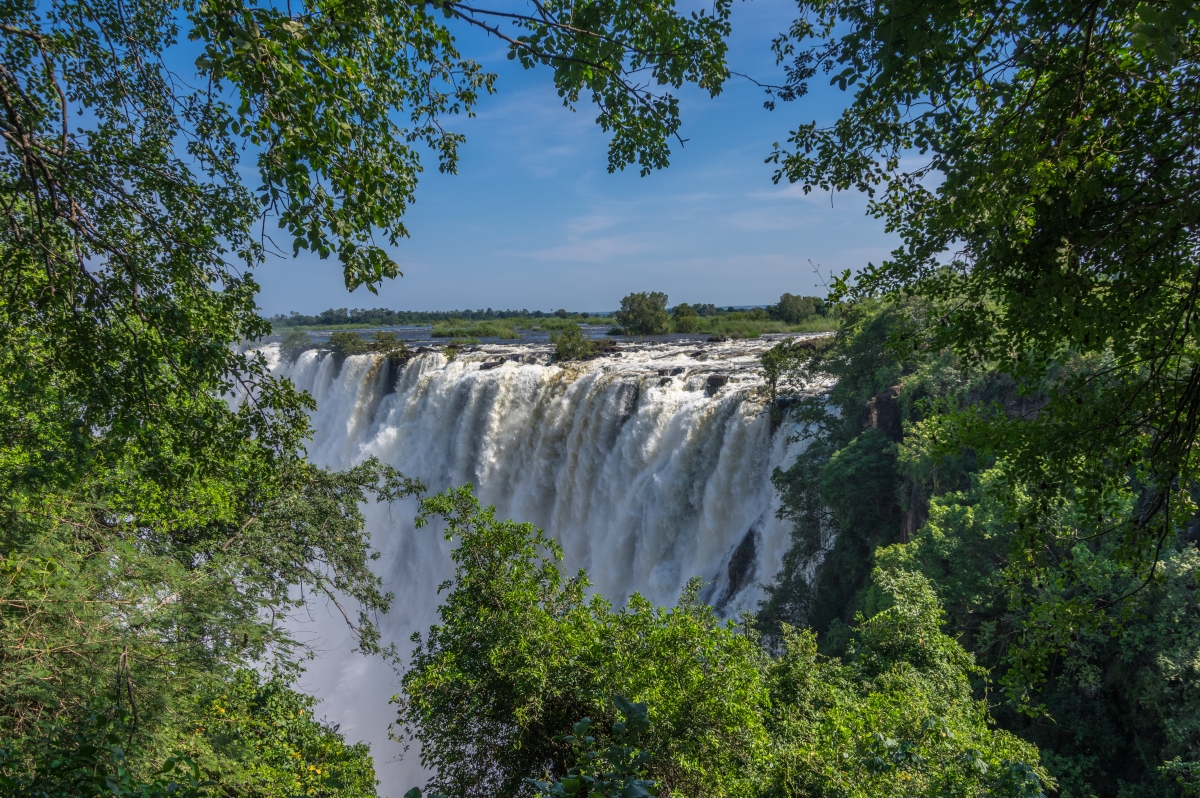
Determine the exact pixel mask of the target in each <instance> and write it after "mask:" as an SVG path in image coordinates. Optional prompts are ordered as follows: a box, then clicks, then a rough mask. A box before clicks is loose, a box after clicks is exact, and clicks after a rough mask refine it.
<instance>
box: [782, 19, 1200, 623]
mask: <svg viewBox="0 0 1200 798" xmlns="http://www.w3.org/2000/svg"><path fill="white" fill-rule="evenodd" d="M799 5H800V9H801V14H800V16H799V18H798V19H797V20H796V21H795V23H794V24H793V25H792V27H791V29H790V30H789V32H788V33H787V34H786V35H784V36H783V37H781V38H780V39H779V40H778V41H777V42H776V50H777V54H778V55H779V57H780V58H781V59H783V60H785V61H788V62H789V64H788V74H789V83H788V87H787V91H786V92H785V93H786V94H787V95H788V96H793V97H794V96H798V95H799V94H801V93H803V91H804V89H805V88H806V85H807V84H806V82H807V81H808V80H809V79H811V78H812V77H813V76H814V75H815V74H816V72H817V71H818V70H819V69H822V68H823V69H825V70H827V71H830V72H833V75H832V82H833V83H836V84H837V85H838V86H839V87H841V88H842V89H847V90H851V91H852V92H853V95H852V97H851V98H850V104H849V107H848V108H847V109H846V111H845V112H844V113H843V114H842V115H841V117H840V118H839V119H838V120H837V121H836V122H835V123H834V124H833V125H831V126H830V127H827V128H819V127H817V126H816V125H815V124H808V125H802V126H800V127H799V128H797V129H796V130H795V131H794V132H793V134H792V138H791V140H790V143H789V145H788V146H787V147H786V148H782V149H779V150H778V151H777V152H776V153H775V156H774V157H775V159H776V162H777V163H778V164H779V166H780V170H779V172H778V174H777V175H776V177H777V179H787V180H791V181H796V182H799V183H800V184H801V185H802V186H803V187H804V189H805V190H806V191H807V190H811V189H813V188H817V187H820V188H821V189H822V190H826V189H838V190H845V189H849V188H856V189H858V190H861V191H864V192H867V193H868V194H869V195H870V196H871V197H872V199H871V203H870V211H871V213H873V214H874V215H875V216H877V217H878V218H881V219H883V220H884V221H885V223H886V225H887V227H888V229H889V230H892V231H894V232H895V233H896V234H897V235H898V236H899V238H900V239H901V240H902V241H903V242H904V243H903V245H902V246H901V247H900V248H898V249H897V250H896V251H894V252H893V253H892V256H891V257H890V258H889V259H888V260H886V261H884V262H883V263H882V264H880V265H878V266H870V267H868V268H867V269H865V270H864V271H863V272H862V273H861V274H860V275H859V276H858V277H857V280H856V281H851V280H850V279H849V276H848V275H846V276H844V277H843V278H842V279H841V280H840V281H838V282H837V285H836V286H835V288H836V293H837V294H838V295H839V296H843V297H859V298H861V297H869V296H875V295H880V294H885V295H887V296H889V297H891V298H892V299H893V300H896V301H901V300H902V299H903V298H905V297H920V298H922V299H923V300H924V301H925V303H926V304H925V306H924V311H923V317H922V318H921V319H920V320H919V323H918V324H916V325H914V326H913V327H912V328H911V329H908V330H897V331H896V333H897V334H896V336H895V337H894V338H893V339H891V340H890V341H889V346H890V347H891V348H892V349H894V350H896V352H897V353H898V356H900V357H905V356H912V354H913V353H916V352H928V353H933V355H934V356H938V355H940V353H942V352H944V351H950V352H952V353H953V354H954V356H955V357H956V358H958V361H959V362H960V363H961V365H963V366H964V367H969V368H974V369H978V370H980V371H982V372H985V373H995V374H997V375H1006V376H1005V377H1004V378H1005V379H1010V380H1012V381H1013V383H1014V384H1015V385H1016V386H1017V389H1018V390H1019V392H1020V393H1021V394H1023V395H1025V396H1033V395H1038V394H1041V395H1042V396H1043V397H1044V399H1045V401H1044V402H1042V403H1041V404H1042V406H1041V407H1040V408H1039V411H1038V412H1037V413H1036V414H1029V415H1025V416H1020V417H1018V416H1014V415H1010V414H1008V413H998V412H994V410H993V408H990V407H988V406H987V405H986V404H979V403H974V404H972V405H970V406H964V407H959V408H956V411H955V412H953V413H949V412H948V413H945V414H942V422H941V423H940V424H939V429H938V431H937V432H936V435H935V437H936V439H937V440H938V441H939V445H940V446H941V447H942V449H943V451H946V452H950V453H953V452H955V451H961V450H964V449H970V450H973V451H975V452H978V453H980V454H981V455H984V456H987V457H994V458H996V459H998V460H1001V461H1003V462H1004V464H1005V465H1004V467H1005V469H1006V473H1007V474H1008V477H1009V479H1010V480H1011V481H1013V482H1014V483H1019V486H1018V485H1016V484H1014V488H1015V489H1019V490H1020V491H1023V492H1027V493H1028V494H1029V495H1030V496H1031V497H1032V500H1030V501H1028V502H1022V503H1020V504H1018V505H1013V507H1012V509H1013V510H1016V509H1017V508H1018V507H1019V508H1020V511H1021V512H1022V513H1023V516H1022V517H1021V518H1019V519H1016V520H1017V522H1018V526H1017V530H1018V531H1017V533H1016V535H1017V540H1016V542H1015V543H1014V545H1018V546H1019V547H1020V548H1021V549H1022V550H1023V551H1025V552H1027V553H1028V558H1026V559H1021V558H1018V559H1014V561H1013V564H1012V566H1011V567H1013V568H1016V567H1022V566H1020V563H1030V564H1032V563H1034V562H1036V561H1037V560H1038V559H1039V558H1040V556H1041V555H1035V553H1036V552H1059V551H1066V552H1070V551H1071V550H1072V549H1073V548H1074V547H1075V546H1076V544H1077V543H1084V542H1087V541H1090V540H1092V539H1093V536H1094V535H1104V536H1109V537H1113V538H1114V539H1115V540H1116V541H1117V542H1116V543H1114V544H1112V545H1106V546H1104V547H1103V549H1104V552H1105V556H1106V557H1109V558H1112V559H1113V560H1114V561H1116V562H1118V563H1122V564H1124V565H1127V566H1128V567H1129V568H1132V569H1135V570H1136V571H1137V572H1139V573H1141V574H1142V575H1143V577H1145V578H1149V577H1150V576H1151V575H1152V574H1153V573H1154V572H1155V568H1156V563H1157V561H1158V558H1159V556H1160V554H1161V553H1162V551H1163V550H1164V547H1165V546H1167V545H1168V544H1169V541H1171V540H1172V539H1173V538H1175V537H1176V535H1177V533H1178V524H1179V523H1180V522H1181V520H1182V519H1187V518H1189V517H1191V516H1192V515H1193V514H1194V513H1195V512H1196V504H1195V502H1194V497H1193V486H1194V485H1195V484H1196V482H1197V477H1198V476H1200V474H1198V473H1197V471H1196V470H1195V469H1196V468H1197V466H1196V462H1197V460H1196V457H1195V456H1194V452H1195V444H1196V440H1197V429H1200V402H1197V397H1198V396H1200V379H1197V376H1198V375H1200V372H1198V371H1197V366H1196V364H1195V357H1194V352H1195V350H1196V347H1197V338H1196V336H1197V334H1198V333H1197V330H1198V329H1200V328H1198V327H1197V325H1196V313H1197V308H1198V307H1200V303H1198V302H1197V300H1198V298H1200V295H1198V293H1197V291H1198V290H1200V289H1198V287H1197V286H1198V285H1200V282H1198V281H1197V275H1198V274H1200V260H1198V256H1197V248H1196V245H1195V242H1196V236H1197V230H1198V228H1200V216H1198V215H1197V208H1198V207H1200V206H1198V205H1197V203H1196V201H1195V198H1196V191H1197V186H1200V175H1198V173H1197V164H1198V163H1200V161H1198V159H1197V149H1196V138H1195V134H1196V131H1195V125H1194V124H1193V121H1192V120H1193V119H1195V118H1196V116H1197V113H1198V112H1200V108H1198V107H1197V106H1196V102H1197V94H1196V92H1195V85H1196V82H1197V80H1198V79H1200V66H1198V63H1197V60H1196V53H1197V52H1198V50H1197V42H1198V40H1200V39H1198V37H1200V19H1197V17H1196V15H1195V13H1194V9H1192V7H1191V6H1190V5H1189V4H1186V3H1180V2H1176V1H1175V0H1152V1H1151V2H1144V3H1142V2H1139V3H1124V2H1076V1H1075V0H1053V1H1052V2H1041V0H1039V1H1038V2H1016V3H972V4H966V5H964V4H960V3H950V2H934V3H926V2H900V3H893V4H889V5H882V4H878V3H874V2H870V1H869V0H862V1H859V0H852V1H851V2H841V1H840V0H839V1H838V2H831V1H829V0H811V1H810V0H802V2H800V4H799ZM785 99H786V97H785ZM852 282H853V285H852V284H851V283H852ZM905 352H907V353H908V355H905V354H904V353H905ZM1127 493H1132V494H1136V495H1137V496H1138V497H1139V499H1138V501H1135V502H1133V503H1130V504H1128V505H1127V510H1128V512H1127V514H1126V515H1124V516H1122V517H1111V516H1110V514H1109V508H1108V504H1109V503H1110V501H1111V499H1112V497H1113V496H1114V495H1117V494H1127ZM1064 505H1070V506H1073V507H1077V508H1078V510H1079V513H1080V515H1081V517H1091V518H1099V519H1103V520H1102V522H1100V523H1099V524H1098V527H1097V528H1096V529H1091V530H1075V531H1072V532H1070V533H1067V534H1066V535H1065V536H1062V537H1060V536H1058V534H1059V533H1061V532H1063V531H1064V530H1063V529H1062V527H1057V526H1056V525H1054V524H1046V523H1043V520H1042V519H1043V518H1044V517H1046V516H1053V515H1054V514H1055V513H1056V512H1058V509H1059V508H1060V507H1061V506H1064ZM1051 556H1055V555H1051ZM1036 570H1037V569H1036V568H1034V569H1033V570H1032V571H1031V572H1030V573H1029V574H1027V578H1029V579H1037V578H1038V577H1037V575H1036V573H1035V572H1036ZM1062 577H1063V578H1067V579H1071V578H1073V576H1072V573H1071V570H1070V569H1063V571H1062ZM1086 612H1087V609H1086V607H1085V606H1084V605H1083V604H1079V605H1078V606H1076V607H1074V608H1073V609H1072V610H1071V611H1070V612H1068V613H1065V614H1064V615H1062V616H1061V617H1060V618H1059V619H1058V620H1057V621H1056V623H1058V622H1062V623H1064V624H1066V625H1067V626H1066V628H1063V629H1061V630H1060V633H1061V634H1064V635H1069V634H1071V632H1070V625H1071V624H1072V623H1073V619H1075V618H1082V617H1084V615H1085V614H1086Z"/></svg>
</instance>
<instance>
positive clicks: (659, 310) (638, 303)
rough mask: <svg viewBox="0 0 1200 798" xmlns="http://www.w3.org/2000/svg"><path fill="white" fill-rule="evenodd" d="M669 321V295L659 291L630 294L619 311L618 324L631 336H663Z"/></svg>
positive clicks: (622, 302)
mask: <svg viewBox="0 0 1200 798" xmlns="http://www.w3.org/2000/svg"><path fill="white" fill-rule="evenodd" d="M669 321H670V319H669V317H668V316H667V295H666V294H664V293H661V292H659V291H654V292H652V293H640V294H629V295H628V296H626V297H625V298H624V299H622V300H621V309H620V310H618V311H617V324H619V325H621V327H623V328H624V329H625V330H626V332H628V333H629V334H631V335H662V334H663V333H665V332H666V331H667V324H668V322H669Z"/></svg>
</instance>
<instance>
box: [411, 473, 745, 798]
mask: <svg viewBox="0 0 1200 798" xmlns="http://www.w3.org/2000/svg"><path fill="white" fill-rule="evenodd" d="M422 512H423V516H422V517H423V518H426V519H440V522H441V523H444V524H445V530H446V536H447V537H448V538H453V539H455V540H456V541H457V543H458V545H457V546H456V547H455V549H454V550H453V553H452V555H451V556H452V557H453V558H454V562H455V566H456V567H455V575H454V578H453V579H452V580H451V581H450V582H449V583H448V585H447V587H448V588H449V592H448V594H447V596H446V598H445V601H444V602H443V604H442V606H441V608H440V609H439V610H438V615H439V619H440V621H439V623H438V625H437V626H434V627H432V628H431V629H430V630H429V632H428V634H427V635H425V636H424V638H423V639H420V640H418V646H417V649H416V651H415V652H414V654H413V658H412V663H411V667H410V668H409V670H408V671H407V672H406V673H405V675H404V677H403V681H402V684H403V693H402V694H401V697H400V698H399V699H398V700H399V702H400V712H399V723H400V725H401V727H402V728H403V733H404V734H406V735H410V736H411V737H412V738H415V740H417V741H419V742H420V744H421V761H422V763H423V764H424V765H425V766H426V767H428V768H429V769H430V770H431V771H432V772H433V776H432V780H431V782H430V785H429V787H430V789H432V790H434V791H436V792H439V793H443V794H445V795H448V796H451V797H452V798H458V797H459V796H476V795H496V794H504V795H518V794H529V793H530V787H529V785H528V783H527V782H526V781H525V779H529V778H539V779H546V778H549V779H550V780H556V779H560V778H563V777H566V776H567V774H568V772H569V769H570V768H571V766H572V765H573V764H574V760H575V752H574V751H573V749H572V746H571V745H570V744H568V743H567V742H566V741H565V740H564V736H565V735H567V734H569V733H570V732H571V723H572V719H574V718H579V717H588V718H591V719H592V720H593V721H594V726H593V728H601V729H602V728H604V727H605V726H606V725H608V723H609V722H610V721H612V720H615V718H614V715H613V712H612V706H611V704H610V702H609V696H610V695H612V694H613V693H617V694H620V695H625V696H631V697H633V699H632V700H637V701H640V702H644V703H646V704H648V705H649V706H650V707H651V716H650V718H651V720H652V727H651V729H650V730H649V731H648V732H647V733H646V736H645V747H646V749H647V750H650V751H652V752H653V754H654V756H653V758H652V759H651V760H650V761H649V762H648V763H647V764H646V773H647V774H648V777H649V778H651V779H653V780H654V781H656V782H657V783H658V784H660V785H661V786H662V788H663V789H665V790H670V791H671V792H672V793H675V792H678V793H680V794H682V795H688V796H696V797H697V798H702V797H703V796H722V795H744V794H746V793H747V792H748V791H749V790H750V789H751V788H752V786H753V776H754V772H755V768H756V765H757V763H759V762H760V761H761V760H763V758H764V757H765V756H766V755H767V753H768V743H767V738H766V734H765V731H764V728H763V723H762V713H763V711H764V709H765V701H766V691H765V685H764V682H763V678H762V673H761V670H760V666H761V662H762V655H761V653H760V652H759V651H758V648H757V646H756V645H755V644H754V642H753V641H752V640H751V639H749V638H748V637H746V636H744V635H742V634H739V633H738V632H737V630H736V628H735V627H734V626H733V625H732V624H722V623H720V622H718V621H717V619H716V618H715V617H714V615H713V611H712V609H711V608H709V607H707V606H705V605H703V604H701V603H700V602H698V601H697V600H696V593H697V591H698V590H699V587H700V585H699V582H698V581H695V582H693V584H691V585H690V586H689V588H688V591H687V592H686V593H685V595H684V596H683V597H682V600H681V601H680V604H679V606H678V607H676V608H674V609H661V608H655V607H653V606H651V605H650V604H649V603H648V602H647V601H646V600H645V599H643V598H640V597H639V596H636V595H635V596H633V597H632V598H630V600H629V603H628V605H627V606H626V607H625V608H624V609H621V610H614V609H613V608H612V607H611V605H610V604H609V603H608V602H606V601H605V600H604V599H603V598H602V597H600V596H593V597H592V598H590V599H589V598H588V597H587V594H586V588H587V587H588V582H587V579H586V576H585V575H584V574H583V573H582V572H581V573H579V574H577V575H575V576H574V577H570V578H566V577H564V575H563V574H562V572H561V571H560V568H559V565H558V562H559V561H560V560H561V552H560V551H559V549H558V546H557V545H556V544H555V543H554V541H552V540H550V539H549V538H547V537H546V536H545V535H544V534H543V533H542V532H541V531H540V530H538V529H536V528H534V527H533V526H532V525H531V524H519V523H516V522H513V521H499V520H497V519H496V518H495V516H494V511H493V509H492V508H490V507H489V508H480V506H479V503H478V501H477V500H476V499H475V498H474V497H473V496H472V495H471V492H470V489H469V487H468V488H461V489H457V490H451V491H448V492H447V493H445V494H441V495H439V496H434V497H430V498H428V499H425V500H424V501H423V504H422ZM596 737H597V739H598V740H599V741H600V743H601V744H608V743H609V742H610V739H609V738H608V736H607V734H606V733H596Z"/></svg>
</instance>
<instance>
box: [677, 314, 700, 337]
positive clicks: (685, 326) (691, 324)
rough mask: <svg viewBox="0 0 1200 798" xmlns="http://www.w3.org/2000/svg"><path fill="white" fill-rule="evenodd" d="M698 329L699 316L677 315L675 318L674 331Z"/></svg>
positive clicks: (693, 330)
mask: <svg viewBox="0 0 1200 798" xmlns="http://www.w3.org/2000/svg"><path fill="white" fill-rule="evenodd" d="M698 329H700V317H699V316H696V315H692V316H677V317H676V318H675V332H679V333H694V332H696V330H698Z"/></svg>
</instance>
